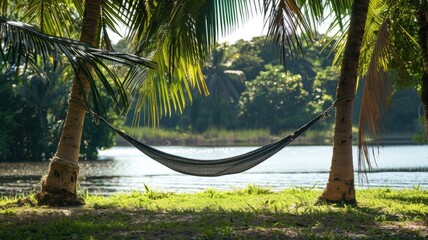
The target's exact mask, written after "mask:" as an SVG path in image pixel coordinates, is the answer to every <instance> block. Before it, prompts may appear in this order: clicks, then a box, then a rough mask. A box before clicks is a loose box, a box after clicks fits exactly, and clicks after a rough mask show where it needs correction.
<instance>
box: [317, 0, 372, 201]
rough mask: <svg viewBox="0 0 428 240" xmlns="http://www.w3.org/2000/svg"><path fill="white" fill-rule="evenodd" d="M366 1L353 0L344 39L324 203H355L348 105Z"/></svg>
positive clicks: (355, 76) (354, 84)
mask: <svg viewBox="0 0 428 240" xmlns="http://www.w3.org/2000/svg"><path fill="white" fill-rule="evenodd" d="M369 2H370V1H369V0H359V1H354V3H353V6H352V14H351V22H350V26H349V30H348V39H347V42H346V46H345V52H344V56H343V62H342V68H341V73H340V78H339V84H338V87H337V92H336V98H337V99H338V101H337V103H336V115H335V127H334V138H333V157H332V162H331V167H330V173H329V178H328V183H327V186H326V188H325V190H324V192H323V194H322V196H321V199H322V200H325V201H327V202H348V203H356V200H355V187H354V167H353V158H352V108H353V103H354V96H355V91H356V83H357V69H358V60H359V56H360V50H361V42H362V39H363V35H364V27H365V22H366V16H367V10H368V6H369Z"/></svg>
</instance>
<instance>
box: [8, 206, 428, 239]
mask: <svg viewBox="0 0 428 240" xmlns="http://www.w3.org/2000/svg"><path fill="white" fill-rule="evenodd" d="M332 208H334V206H333V207H332ZM345 208H346V209H345V210H343V211H335V210H331V211H327V212H326V211H319V210H317V208H314V207H301V209H279V210H275V211H271V210H255V209H254V210H248V211H244V210H242V211H241V210H223V209H219V210H213V209H205V210H198V211H195V210H191V209H189V210H183V211H165V210H147V209H144V208H139V209H128V208H98V209H96V208H89V207H76V208H55V209H49V208H40V207H35V208H34V207H32V208H28V207H16V208H5V209H3V210H2V211H1V212H0V213H1V214H0V239H287V238H297V239H332V238H335V239H364V238H369V239H425V237H427V231H426V226H422V225H420V223H419V225H418V224H416V223H412V222H403V221H400V220H399V218H397V216H394V215H389V214H385V213H384V212H382V211H381V210H379V209H374V208H365V207H345Z"/></svg>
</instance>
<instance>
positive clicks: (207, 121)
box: [127, 36, 422, 135]
mask: <svg viewBox="0 0 428 240" xmlns="http://www.w3.org/2000/svg"><path fill="white" fill-rule="evenodd" d="M329 41H330V39H328V38H326V37H325V36H318V40H317V41H316V42H315V43H314V44H312V45H305V46H303V53H304V55H296V54H295V55H291V53H290V52H289V51H288V54H287V55H286V56H285V59H284V60H283V62H280V61H279V60H278V54H277V53H275V47H274V46H271V45H269V44H266V42H265V41H264V40H263V38H262V37H255V38H253V39H252V40H250V41H244V40H239V41H237V42H236V43H234V44H227V43H223V44H220V45H218V47H217V48H216V49H215V50H214V51H213V55H212V57H211V59H209V61H208V63H207V65H206V67H205V68H204V69H203V72H204V74H205V78H206V81H207V85H208V86H209V90H210V95H209V96H201V95H200V94H197V93H196V94H194V96H195V97H194V99H193V102H192V103H191V104H190V106H189V107H187V108H186V109H184V111H183V113H177V114H174V115H172V117H171V118H164V119H162V120H161V124H160V126H161V127H163V128H171V129H179V130H184V131H188V130H191V131H193V132H204V131H206V130H207V129H212V128H215V129H269V130H270V132H271V133H275V134H276V133H280V132H283V131H287V130H292V129H295V128H297V127H299V126H301V125H302V124H303V123H304V122H306V121H308V120H309V119H311V118H312V117H313V116H314V115H315V114H316V113H319V112H321V111H322V110H323V109H326V108H327V107H329V106H331V104H332V103H333V102H334V100H335V96H336V87H337V81H338V78H339V74H340V68H339V67H337V66H334V65H333V64H332V63H333V54H332V53H331V45H332V44H334V42H332V43H330V44H327V43H328V42H329ZM284 65H285V68H283V66H284ZM390 75H391V79H395V78H398V76H397V75H396V73H395V72H391V73H390ZM363 83H364V82H363V81H362V83H361V84H360V86H363V85H364V84H363ZM412 86H413V85H411V86H408V87H401V88H397V90H396V91H395V94H394V96H393V97H392V99H391V101H392V107H391V109H390V111H388V112H386V113H385V120H384V129H385V131H386V132H387V133H403V132H406V133H408V134H409V135H413V134H416V133H418V132H421V131H422V125H421V124H420V123H419V122H418V120H417V118H418V116H420V114H421V113H420V111H421V110H420V101H419V95H418V93H417V91H416V90H415V89H413V87H412ZM360 102H361V87H360V89H359V90H358V92H357V96H356V99H355V108H354V115H353V119H354V124H355V125H357V124H358V119H359V111H360ZM133 117H134V115H133V113H130V114H129V115H128V121H127V124H128V125H129V124H131V121H130V119H133ZM332 124H333V123H331V122H330V123H326V122H325V121H322V122H320V123H319V124H316V125H315V126H314V128H315V129H325V130H329V129H332Z"/></svg>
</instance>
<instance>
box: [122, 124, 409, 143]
mask: <svg viewBox="0 0 428 240" xmlns="http://www.w3.org/2000/svg"><path fill="white" fill-rule="evenodd" d="M122 130H124V131H125V132H126V133H128V134H129V135H131V136H132V137H134V138H136V139H138V140H139V141H141V142H143V143H145V144H149V145H153V146H168V145H171V146H261V145H264V144H267V143H270V142H273V141H276V140H279V139H280V138H282V137H285V136H287V135H288V134H290V133H292V132H291V131H285V132H283V133H281V134H271V133H270V131H269V130H268V129H254V130H244V129H241V130H225V129H215V128H210V129H208V130H206V131H204V132H202V133H194V132H190V131H183V130H174V129H164V128H152V127H124V128H122ZM356 131H357V129H355V134H356ZM332 133H333V132H332V131H331V130H321V129H317V130H310V129H309V130H307V131H306V132H305V133H304V134H303V135H301V136H300V137H298V138H297V139H295V140H294V141H293V142H292V144H293V145H331V143H332V140H333V137H332ZM354 140H355V139H354ZM382 144H384V145H412V144H418V140H417V136H415V135H414V134H413V133H411V132H402V133H400V132H396V133H390V134H385V135H384V136H382ZM116 145H117V146H127V145H129V143H127V142H126V141H125V140H124V139H122V138H121V137H120V136H117V137H116Z"/></svg>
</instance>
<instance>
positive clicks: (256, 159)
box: [98, 106, 333, 177]
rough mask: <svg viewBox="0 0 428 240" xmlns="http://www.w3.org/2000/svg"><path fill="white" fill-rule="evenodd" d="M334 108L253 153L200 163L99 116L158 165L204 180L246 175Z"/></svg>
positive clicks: (201, 161) (198, 160)
mask: <svg viewBox="0 0 428 240" xmlns="http://www.w3.org/2000/svg"><path fill="white" fill-rule="evenodd" d="M332 107H333V106H331V107H329V108H328V109H327V110H325V111H324V112H322V113H320V114H319V115H318V116H316V117H315V118H314V119H312V120H311V121H309V122H308V123H306V124H305V125H303V126H302V127H301V128H299V129H298V130H296V131H295V132H294V133H292V134H290V135H288V136H286V137H284V138H282V139H280V140H278V141H276V142H273V143H269V144H267V145H265V146H262V147H260V148H257V149H255V150H252V151H250V152H247V153H244V154H241V155H238V156H234V157H229V158H223V159H218V160H200V159H191V158H186V157H181V156H176V155H172V154H169V153H166V152H162V151H160V150H157V149H155V148H153V147H150V146H148V145H146V144H144V143H142V142H139V141H138V140H136V139H134V138H133V137H131V136H129V135H127V134H126V133H124V132H123V131H121V130H119V129H117V128H116V127H114V126H113V125H111V124H110V123H109V122H107V120H105V119H104V118H102V117H98V118H99V119H100V120H101V121H103V122H104V123H106V124H107V125H108V126H109V127H111V128H112V129H113V130H114V131H115V132H116V133H118V134H119V135H120V136H121V137H122V138H124V139H125V140H126V141H127V142H129V143H130V144H132V145H133V146H134V147H136V148H137V149H139V150H140V151H141V152H143V153H144V154H146V155H147V156H149V157H150V158H152V159H153V160H156V161H157V162H159V163H161V164H163V165H165V166H166V167H168V168H170V169H172V170H174V171H177V172H180V173H183V174H187V175H194V176H204V177H215V176H222V175H227V174H234V173H240V172H244V171H246V170H248V169H250V168H252V167H254V166H256V165H258V164H260V163H262V162H263V161H265V160H266V159H268V158H269V157H271V156H272V155H274V154H275V153H277V152H278V151H280V150H281V149H283V148H284V147H285V146H287V145H288V144H289V143H290V142H292V141H293V140H294V139H296V138H297V137H298V136H299V135H300V134H302V133H303V132H304V131H306V130H307V129H308V128H310V127H311V126H312V125H314V124H315V123H316V122H317V121H318V120H320V119H321V118H324V117H325V116H326V115H327V114H328V111H330V109H331V108H332Z"/></svg>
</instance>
